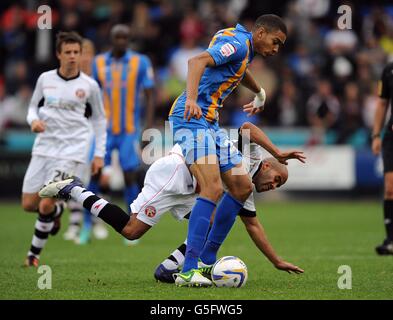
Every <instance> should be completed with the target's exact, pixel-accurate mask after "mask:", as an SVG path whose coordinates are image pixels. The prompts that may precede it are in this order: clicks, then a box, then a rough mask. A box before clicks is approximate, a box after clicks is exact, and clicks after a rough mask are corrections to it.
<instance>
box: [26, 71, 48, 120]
mask: <svg viewBox="0 0 393 320" xmlns="http://www.w3.org/2000/svg"><path fill="white" fill-rule="evenodd" d="M42 81H43V75H40V77H39V78H38V80H37V83H36V85H35V88H34V92H33V95H32V97H31V101H30V104H29V108H28V111H27V119H26V120H27V123H28V124H29V125H31V123H32V122H33V121H34V120H39V118H40V117H39V115H38V105H39V103H40V101H41V99H43V98H44V92H43V89H42Z"/></svg>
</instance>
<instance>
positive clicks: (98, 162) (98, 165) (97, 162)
mask: <svg viewBox="0 0 393 320" xmlns="http://www.w3.org/2000/svg"><path fill="white" fill-rule="evenodd" d="M103 167H104V159H103V158H101V157H94V159H93V161H92V163H91V174H92V175H93V176H94V175H95V174H97V173H98V171H100V170H101V169H102V168H103Z"/></svg>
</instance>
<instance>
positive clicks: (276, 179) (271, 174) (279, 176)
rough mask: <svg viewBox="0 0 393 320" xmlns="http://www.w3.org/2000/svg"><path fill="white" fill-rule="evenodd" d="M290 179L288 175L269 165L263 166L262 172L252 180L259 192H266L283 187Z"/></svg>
mask: <svg viewBox="0 0 393 320" xmlns="http://www.w3.org/2000/svg"><path fill="white" fill-rule="evenodd" d="M287 179H288V174H286V173H285V172H281V173H280V172H278V171H277V170H275V169H273V168H272V167H271V166H270V165H269V164H268V163H267V164H262V168H261V170H259V172H258V174H257V175H256V176H255V177H254V178H253V179H252V182H253V183H254V185H255V189H256V191H257V192H265V191H269V190H274V189H276V188H279V187H281V186H282V185H283V184H284V183H285V182H286V181H287Z"/></svg>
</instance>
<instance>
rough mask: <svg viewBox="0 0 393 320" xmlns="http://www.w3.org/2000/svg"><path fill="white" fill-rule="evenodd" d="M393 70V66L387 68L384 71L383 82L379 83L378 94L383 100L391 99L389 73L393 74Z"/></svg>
mask: <svg viewBox="0 0 393 320" xmlns="http://www.w3.org/2000/svg"><path fill="white" fill-rule="evenodd" d="M392 70H393V68H392V66H389V67H386V68H385V69H384V70H383V72H382V77H381V80H380V81H379V83H378V91H379V92H378V93H379V96H380V97H381V98H383V99H390V90H389V73H390V72H392Z"/></svg>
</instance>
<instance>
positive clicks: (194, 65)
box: [184, 51, 215, 121]
mask: <svg viewBox="0 0 393 320" xmlns="http://www.w3.org/2000/svg"><path fill="white" fill-rule="evenodd" d="M214 66H215V62H214V60H213V58H212V56H211V55H210V54H209V53H208V52H206V51H205V52H203V53H201V54H198V55H197V56H195V57H192V58H191V59H190V60H188V73H187V100H186V103H185V108H184V119H187V121H189V120H190V119H191V118H194V117H195V118H196V119H199V118H200V117H202V109H201V108H200V107H199V106H198V104H197V99H198V87H199V82H200V81H201V78H202V75H203V72H204V71H205V69H206V67H214Z"/></svg>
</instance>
